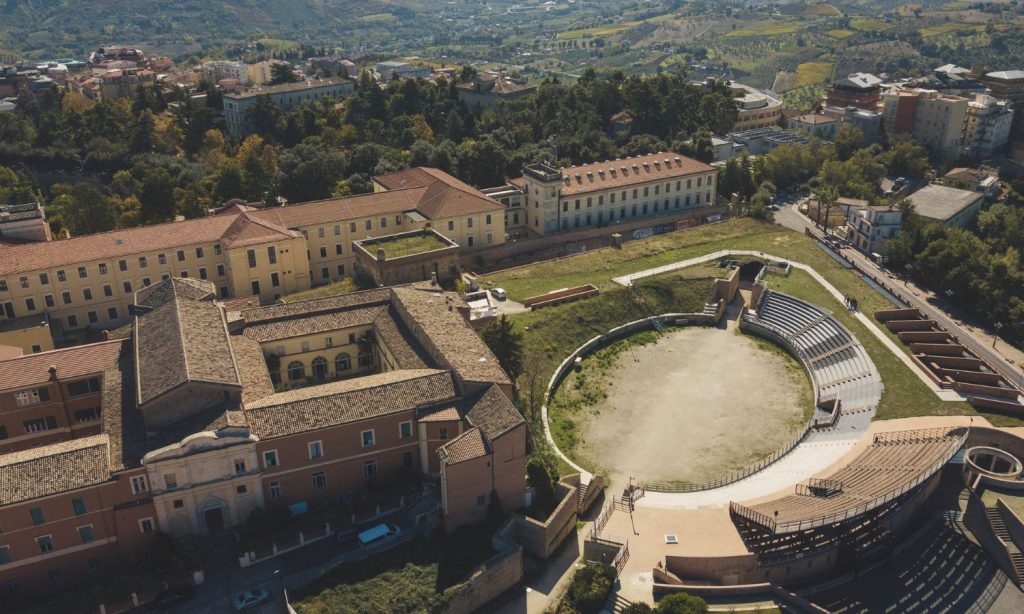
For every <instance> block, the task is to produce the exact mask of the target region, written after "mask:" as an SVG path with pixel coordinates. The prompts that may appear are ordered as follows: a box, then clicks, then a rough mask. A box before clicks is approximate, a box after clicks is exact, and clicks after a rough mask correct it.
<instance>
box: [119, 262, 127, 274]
mask: <svg viewBox="0 0 1024 614" xmlns="http://www.w3.org/2000/svg"><path fill="white" fill-rule="evenodd" d="M117 268H118V269H119V270H120V271H121V272H122V273H123V272H125V271H127V270H128V261H127V260H118V261H117Z"/></svg>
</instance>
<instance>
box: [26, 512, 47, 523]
mask: <svg viewBox="0 0 1024 614" xmlns="http://www.w3.org/2000/svg"><path fill="white" fill-rule="evenodd" d="M28 515H29V516H30V517H31V518H32V526H35V527H38V526H39V525H41V524H46V516H44V515H43V508H41V507H33V508H29V510H28Z"/></svg>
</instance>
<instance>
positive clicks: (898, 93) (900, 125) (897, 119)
mask: <svg viewBox="0 0 1024 614" xmlns="http://www.w3.org/2000/svg"><path fill="white" fill-rule="evenodd" d="M967 102H968V101H967V99H966V98H960V97H957V96H947V95H945V94H940V93H939V92H936V91H931V90H921V89H914V90H906V89H899V88H897V89H893V90H890V91H888V92H886V93H885V94H882V118H883V123H884V125H885V131H886V134H887V135H888V137H889V138H890V139H891V138H893V137H895V136H897V135H899V134H904V133H910V134H911V135H913V137H914V138H915V139H916V140H917V141H918V142H920V143H921V144H922V145H924V146H926V147H928V149H929V150H930V151H931V153H932V155H933V156H934V157H935V158H936V159H939V160H942V161H945V162H949V161H953V160H956V159H957V158H958V157H959V156H960V153H961V146H962V144H963V130H964V119H965V117H966V116H967Z"/></svg>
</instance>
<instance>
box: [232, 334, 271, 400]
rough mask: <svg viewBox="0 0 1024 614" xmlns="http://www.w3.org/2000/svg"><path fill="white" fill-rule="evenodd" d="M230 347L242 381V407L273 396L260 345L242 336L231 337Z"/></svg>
mask: <svg viewBox="0 0 1024 614" xmlns="http://www.w3.org/2000/svg"><path fill="white" fill-rule="evenodd" d="M231 346H232V347H233V348H234V350H235V364H237V365H238V375H239V377H240V378H241V380H242V405H247V404H249V403H252V402H254V401H256V400H257V399H262V398H263V397H268V396H270V395H272V394H274V383H273V382H272V381H270V372H269V371H267V363H266V362H265V360H264V358H263V351H262V350H260V344H258V343H256V342H255V341H253V340H252V339H249V338H248V337H244V336H242V335H232V336H231Z"/></svg>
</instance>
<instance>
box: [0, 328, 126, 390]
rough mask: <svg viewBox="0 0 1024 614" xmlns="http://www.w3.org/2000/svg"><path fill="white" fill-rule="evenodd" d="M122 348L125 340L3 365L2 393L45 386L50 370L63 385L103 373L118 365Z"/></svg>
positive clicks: (30, 356)
mask: <svg viewBox="0 0 1024 614" xmlns="http://www.w3.org/2000/svg"><path fill="white" fill-rule="evenodd" d="M123 346H124V341H123V340H118V341H104V342H101V343H90V344H89V345H77V346H74V347H70V348H64V349H61V350H51V351H49V352H39V353H38V354H26V355H24V356H19V357H17V358H11V359H9V360H4V361H0V390H16V389H19V388H27V387H29V386H36V385H39V384H44V383H46V382H48V381H50V367H51V366H54V367H57V377H58V378H60V379H61V380H64V381H67V380H71V379H74V378H77V377H85V376H87V375H96V374H99V373H102V372H104V371H106V370H107V369H110V368H111V367H113V366H114V365H115V364H117V359H118V357H119V356H120V355H121V349H122V347H123Z"/></svg>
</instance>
